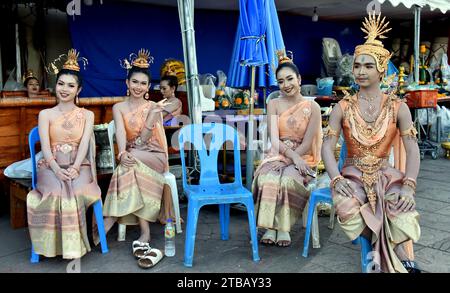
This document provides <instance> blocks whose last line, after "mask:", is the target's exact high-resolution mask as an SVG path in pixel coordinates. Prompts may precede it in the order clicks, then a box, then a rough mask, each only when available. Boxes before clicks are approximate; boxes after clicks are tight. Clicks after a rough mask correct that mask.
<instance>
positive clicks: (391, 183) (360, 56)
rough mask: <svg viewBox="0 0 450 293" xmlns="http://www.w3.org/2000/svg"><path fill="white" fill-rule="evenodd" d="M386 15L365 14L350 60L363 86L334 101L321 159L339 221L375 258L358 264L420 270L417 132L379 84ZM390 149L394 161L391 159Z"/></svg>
mask: <svg viewBox="0 0 450 293" xmlns="http://www.w3.org/2000/svg"><path fill="white" fill-rule="evenodd" d="M384 20H385V19H384V18H383V19H381V16H380V15H378V16H376V15H375V13H374V14H369V16H368V17H366V18H365V21H364V23H363V28H362V30H363V31H364V32H365V33H366V34H367V36H366V39H367V40H366V42H365V43H364V44H363V45H359V46H357V47H356V49H355V54H354V58H355V59H354V64H353V74H354V76H355V80H356V83H357V84H358V85H359V87H360V89H359V91H358V92H357V93H356V94H355V95H353V96H350V95H347V96H346V97H345V98H344V99H343V100H342V101H340V102H339V104H338V105H337V106H336V107H334V109H333V111H332V113H331V115H330V121H329V128H328V129H327V131H326V132H325V135H324V143H323V147H322V158H323V160H324V162H325V166H326V169H327V172H328V174H329V175H330V178H332V181H331V189H332V194H333V204H334V206H335V209H336V212H337V215H338V222H339V223H340V226H341V227H342V229H343V230H344V232H345V233H346V234H347V236H348V237H349V238H350V239H351V240H354V239H356V238H357V237H359V236H362V237H366V238H367V239H369V240H370V242H371V244H372V248H373V249H372V253H371V255H370V256H367V257H371V258H372V256H373V259H372V261H371V262H370V263H369V264H370V267H369V268H363V270H364V271H369V270H371V271H377V272H392V273H393V272H405V273H406V272H420V270H419V269H418V268H417V267H416V264H415V262H414V253H413V245H412V243H413V242H416V241H418V239H419V237H420V226H419V222H418V220H419V214H418V213H417V211H416V210H415V201H414V195H415V189H416V178H417V175H418V172H419V165H420V158H419V148H418V145H417V139H416V134H417V132H416V130H415V128H414V125H413V123H412V120H411V113H410V111H409V108H408V107H407V106H406V104H405V103H403V102H402V101H400V99H398V97H397V96H395V95H394V94H392V93H391V94H383V93H382V92H381V90H380V83H381V80H382V78H383V76H384V74H385V72H386V70H387V65H388V62H389V59H390V57H391V54H390V53H389V51H388V50H386V49H385V48H384V47H383V43H382V42H381V41H380V40H378V39H384V38H386V37H385V36H384V34H385V33H386V32H388V31H389V30H390V29H389V28H387V26H388V24H389V22H387V23H385V22H384ZM341 130H342V132H343V136H344V140H345V144H346V147H347V158H346V161H345V164H344V167H343V169H342V170H341V172H339V170H338V168H337V164H336V161H335V158H334V148H335V146H336V143H337V140H338V138H339V135H340V132H341ZM391 151H394V156H395V167H392V166H391V165H390V164H389V162H388V158H389V155H390V153H391ZM405 155H406V156H405Z"/></svg>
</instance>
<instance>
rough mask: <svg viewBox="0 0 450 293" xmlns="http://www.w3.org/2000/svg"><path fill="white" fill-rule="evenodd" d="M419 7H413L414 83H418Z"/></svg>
mask: <svg viewBox="0 0 450 293" xmlns="http://www.w3.org/2000/svg"><path fill="white" fill-rule="evenodd" d="M421 9H422V8H421V7H420V6H418V5H414V81H415V82H416V83H419V52H420V51H419V45H420V11H421Z"/></svg>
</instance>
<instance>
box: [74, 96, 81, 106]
mask: <svg viewBox="0 0 450 293" xmlns="http://www.w3.org/2000/svg"><path fill="white" fill-rule="evenodd" d="M79 103H80V99H79V98H78V95H77V96H76V97H75V105H77V106H78V104H79Z"/></svg>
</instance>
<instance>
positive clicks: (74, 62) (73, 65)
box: [46, 49, 88, 75]
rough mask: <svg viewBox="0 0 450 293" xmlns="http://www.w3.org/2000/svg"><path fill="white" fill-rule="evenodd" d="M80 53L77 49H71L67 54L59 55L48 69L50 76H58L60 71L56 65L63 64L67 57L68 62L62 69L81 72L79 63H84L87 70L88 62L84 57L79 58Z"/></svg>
mask: <svg viewBox="0 0 450 293" xmlns="http://www.w3.org/2000/svg"><path fill="white" fill-rule="evenodd" d="M79 56H80V53H79V52H77V50H75V49H70V50H69V52H67V54H62V55H59V57H58V58H56V59H55V60H54V61H53V62H51V63H50V64H49V66H48V67H47V68H46V71H47V72H48V73H50V74H54V75H57V74H58V72H59V71H60V69H58V66H57V65H56V64H58V63H61V62H62V59H63V58H64V57H66V61H65V62H64V64H63V65H62V69H67V70H72V71H77V72H79V71H80V66H79V65H78V61H81V62H83V68H84V69H86V65H87V64H88V60H87V59H86V58H84V57H79Z"/></svg>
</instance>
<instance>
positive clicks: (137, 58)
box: [119, 49, 153, 70]
mask: <svg viewBox="0 0 450 293" xmlns="http://www.w3.org/2000/svg"><path fill="white" fill-rule="evenodd" d="M119 62H120V66H122V68H125V69H126V70H130V69H131V68H132V67H133V66H136V67H139V68H144V69H147V68H149V67H150V64H152V63H153V57H152V56H151V55H150V51H149V50H146V49H140V50H139V52H138V54H137V55H136V54H135V53H131V54H130V55H129V56H128V59H127V58H124V59H123V60H119Z"/></svg>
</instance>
